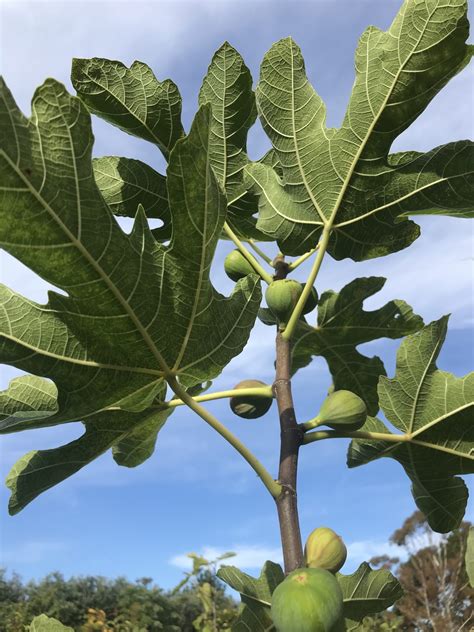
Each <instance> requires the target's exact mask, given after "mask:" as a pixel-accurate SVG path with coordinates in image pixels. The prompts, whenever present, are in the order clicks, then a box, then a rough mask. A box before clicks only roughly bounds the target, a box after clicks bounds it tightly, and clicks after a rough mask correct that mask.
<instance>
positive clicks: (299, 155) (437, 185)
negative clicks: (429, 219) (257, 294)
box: [245, 0, 474, 261]
mask: <svg viewBox="0 0 474 632" xmlns="http://www.w3.org/2000/svg"><path fill="white" fill-rule="evenodd" d="M466 11H467V2H466V0H456V1H453V2H448V3H439V2H438V0H425V1H424V2H419V1H418V0H405V2H404V3H403V5H402V7H401V9H400V11H399V13H398V15H397V16H396V17H395V19H394V21H393V23H392V25H391V26H390V28H389V30H388V31H386V32H384V31H381V30H379V29H378V28H376V27H373V26H371V27H369V28H368V29H367V30H366V31H365V32H364V34H363V35H362V37H361V39H360V41H359V45H358V48H357V51H356V58H355V67H356V77H355V83H354V87H353V91H352V95H351V98H350V101H349V104H348V107H347V111H346V115H345V118H344V120H343V123H342V125H341V127H340V128H337V129H336V128H327V127H326V124H325V121H326V107H325V104H324V102H323V101H322V99H321V97H320V96H319V95H318V94H317V93H316V92H315V90H314V89H313V87H312V86H311V85H310V83H309V81H308V78H307V76H306V71H305V65H304V61H303V57H302V54H301V51H300V49H299V48H298V46H297V45H296V44H295V43H294V42H293V40H292V39H291V38H286V39H282V40H280V41H279V42H277V43H276V44H274V45H273V46H272V47H271V49H270V50H269V52H268V53H267V54H266V55H265V57H264V59H263V62H262V65H261V73H260V81H259V83H258V86H257V90H256V99H257V108H258V112H259V116H260V119H261V121H262V125H263V127H264V129H265V131H266V133H267V135H268V136H269V138H270V140H271V142H272V145H273V147H274V150H275V153H276V155H277V158H278V160H279V163H280V166H281V170H282V177H279V174H277V173H276V172H275V171H274V170H273V169H271V168H269V167H267V166H265V165H262V164H256V163H254V164H251V165H249V166H248V167H246V169H245V171H246V182H247V185H248V186H249V187H250V188H251V190H252V191H253V192H254V193H256V194H257V195H258V196H259V218H258V222H257V228H258V229H259V230H261V231H262V232H264V233H266V234H267V235H269V236H271V237H273V238H274V239H276V240H278V243H279V245H280V248H281V250H282V252H283V253H285V254H288V255H300V254H303V253H304V252H306V251H308V250H311V249H312V248H313V247H314V246H315V245H316V244H317V242H318V239H319V236H320V233H321V230H322V228H323V227H328V228H329V227H332V228H333V232H332V234H331V238H330V241H329V245H328V251H329V252H330V253H331V255H332V256H333V257H334V258H336V259H343V258H346V257H350V258H352V259H353V260H355V261H361V260H364V259H370V258H373V257H379V256H383V255H386V254H389V253H392V252H396V251H398V250H401V249H403V248H405V247H407V246H408V245H410V244H411V243H412V242H413V241H414V240H415V239H416V238H417V237H418V235H419V228H418V226H417V225H416V224H415V223H414V222H412V221H410V220H407V219H406V217H405V216H406V215H411V214H420V213H429V214H432V213H435V214H443V215H454V216H457V217H473V216H474V144H473V143H472V142H470V141H459V142H455V143H449V144H448V145H445V146H442V147H437V148H435V149H433V150H432V151H429V152H427V153H426V154H416V155H414V154H413V152H408V153H404V154H395V155H393V156H390V155H389V150H390V147H391V145H392V143H393V141H394V140H395V139H396V137H397V136H398V135H399V134H401V133H402V132H403V131H404V130H405V129H406V128H407V127H409V125H410V124H411V123H412V122H413V121H414V120H415V119H416V118H417V117H418V116H419V115H420V114H421V112H422V111H423V110H424V109H425V108H426V106H427V105H428V104H429V102H430V101H431V100H432V99H433V97H434V96H435V95H436V94H437V93H438V92H439V91H440V90H441V88H442V87H443V86H444V85H445V84H446V83H447V82H448V81H449V80H450V79H451V78H452V77H453V76H454V75H456V74H457V73H458V72H459V71H460V70H461V69H463V68H464V66H465V65H466V64H467V62H468V61H469V59H470V58H471V55H472V49H471V48H470V47H468V46H467V45H466V44H465V40H466V38H467V36H468V28H469V25H468V21H467V18H466Z"/></svg>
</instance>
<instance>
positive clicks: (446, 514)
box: [348, 317, 474, 533]
mask: <svg viewBox="0 0 474 632" xmlns="http://www.w3.org/2000/svg"><path fill="white" fill-rule="evenodd" d="M447 320H448V319H447V317H444V318H441V319H440V320H439V321H435V322H433V323H431V324H430V325H428V326H427V327H425V328H424V329H422V330H421V331H420V332H418V333H416V334H413V335H411V336H408V337H407V338H406V339H405V340H404V341H403V342H402V344H401V346H400V349H399V351H398V354H397V369H396V373H395V377H394V378H393V379H388V378H386V377H381V378H380V382H379V397H380V405H381V408H382V410H383V412H384V413H385V416H386V417H387V419H388V421H389V422H390V423H392V424H393V425H394V426H395V428H397V429H398V430H400V431H402V432H403V433H404V434H403V436H402V439H403V440H402V441H400V442H397V441H378V440H368V439H357V440H354V441H352V443H351V446H350V448H349V454H348V465H349V467H355V466H357V465H361V464H363V463H367V462H369V461H372V460H374V459H377V458H380V457H382V456H387V457H391V458H393V459H395V460H397V461H399V462H400V463H401V464H402V465H403V467H404V468H405V471H406V473H407V475H408V476H409V478H410V479H411V481H412V493H413V496H414V499H415V502H416V504H417V505H418V507H419V509H420V510H421V511H423V513H424V514H425V515H426V517H427V520H428V523H429V525H430V527H431V528H432V529H433V530H434V531H438V532H441V533H446V532H448V531H451V530H453V529H455V528H457V527H458V526H459V524H460V522H461V520H462V518H463V516H464V511H465V507H466V502H467V497H468V491H467V487H466V485H465V483H464V481H463V480H462V479H461V478H459V477H458V476H456V475H457V474H469V473H473V472H474V447H473V446H474V423H473V420H474V373H470V374H468V375H466V376H465V377H464V378H458V377H455V376H454V375H452V374H451V373H446V372H445V371H440V370H439V369H438V368H437V367H436V359H437V357H438V355H439V352H440V350H441V347H442V344H443V342H444V339H445V336H446V328H447ZM364 430H366V431H370V432H382V433H389V431H388V430H387V428H386V427H385V426H384V424H383V423H382V422H381V421H379V420H374V419H372V420H369V422H368V423H366V425H365V426H364Z"/></svg>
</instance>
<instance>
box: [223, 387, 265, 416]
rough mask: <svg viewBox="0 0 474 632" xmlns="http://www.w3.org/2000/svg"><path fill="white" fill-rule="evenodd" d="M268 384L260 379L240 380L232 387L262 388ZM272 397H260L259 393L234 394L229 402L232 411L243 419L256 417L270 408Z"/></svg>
mask: <svg viewBox="0 0 474 632" xmlns="http://www.w3.org/2000/svg"><path fill="white" fill-rule="evenodd" d="M262 386H268V384H265V382H261V381H260V380H242V382H239V383H238V384H237V385H236V386H234V388H262ZM272 402H273V398H272V397H271V396H269V397H262V396H261V395H242V396H239V395H234V397H231V398H230V401H229V404H230V407H231V409H232V412H233V413H234V414H235V415H238V416H239V417H243V418H244V419H257V417H262V416H263V415H264V414H265V413H267V412H268V411H269V410H270V406H271V405H272Z"/></svg>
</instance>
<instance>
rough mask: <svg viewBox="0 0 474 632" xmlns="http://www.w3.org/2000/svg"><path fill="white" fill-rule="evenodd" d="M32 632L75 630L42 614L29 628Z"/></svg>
mask: <svg viewBox="0 0 474 632" xmlns="http://www.w3.org/2000/svg"><path fill="white" fill-rule="evenodd" d="M28 629H29V631H30V632H74V630H73V628H70V627H67V626H65V625H63V624H62V623H61V622H60V621H58V620H57V619H54V618H53V617H47V616H46V615H45V614H40V615H39V616H38V617H35V618H34V619H33V621H32V622H31V623H30V625H29V627H28Z"/></svg>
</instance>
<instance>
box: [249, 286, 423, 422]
mask: <svg viewBox="0 0 474 632" xmlns="http://www.w3.org/2000/svg"><path fill="white" fill-rule="evenodd" d="M384 284H385V279H384V278H383V277H362V278H360V279H355V280H354V281H351V282H350V283H349V284H348V285H346V286H345V287H343V288H342V290H341V291H340V292H339V293H337V292H334V291H332V290H329V291H326V292H323V294H322V295H321V298H320V299H319V303H318V322H317V325H316V326H315V327H312V326H311V325H310V324H309V323H307V322H306V321H304V320H301V321H300V323H299V324H298V326H297V328H296V332H295V336H294V339H293V340H294V342H293V348H292V371H293V373H295V372H296V371H297V370H298V369H301V368H303V367H305V366H307V365H308V364H309V363H310V362H311V360H312V358H313V357H314V356H322V357H323V358H324V359H325V360H326V362H327V363H328V367H329V370H330V372H331V375H332V379H333V382H334V387H335V389H336V390H348V391H352V392H353V393H355V394H356V395H358V396H359V397H361V398H362V399H363V400H364V402H365V404H366V406H367V410H368V412H369V414H371V415H374V414H376V412H377V411H378V409H379V406H378V394H377V384H378V380H379V377H380V376H381V375H385V368H384V365H383V362H382V360H381V359H380V358H379V357H377V356H374V357H371V358H369V357H367V356H366V355H364V354H363V353H361V352H360V351H358V349H357V347H358V345H360V344H363V343H365V342H370V341H372V340H377V339H379V338H391V339H396V338H401V337H402V336H406V335H407V334H409V333H412V332H415V331H417V330H418V329H420V327H422V326H423V320H422V319H421V317H420V316H417V315H416V314H414V313H413V310H412V309H411V307H410V306H409V305H407V304H406V303H405V302H404V301H401V300H394V301H390V302H389V303H386V304H385V305H384V306H383V307H381V308H379V309H376V310H373V311H366V310H364V309H363V302H364V300H365V299H367V298H369V297H370V296H373V295H374V294H376V293H377V292H379V291H380V290H381V289H382V287H383V286H384ZM259 316H260V317H261V318H262V319H263V320H264V322H268V320H269V317H270V316H269V314H268V313H267V312H266V311H265V312H263V310H260V312H259Z"/></svg>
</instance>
